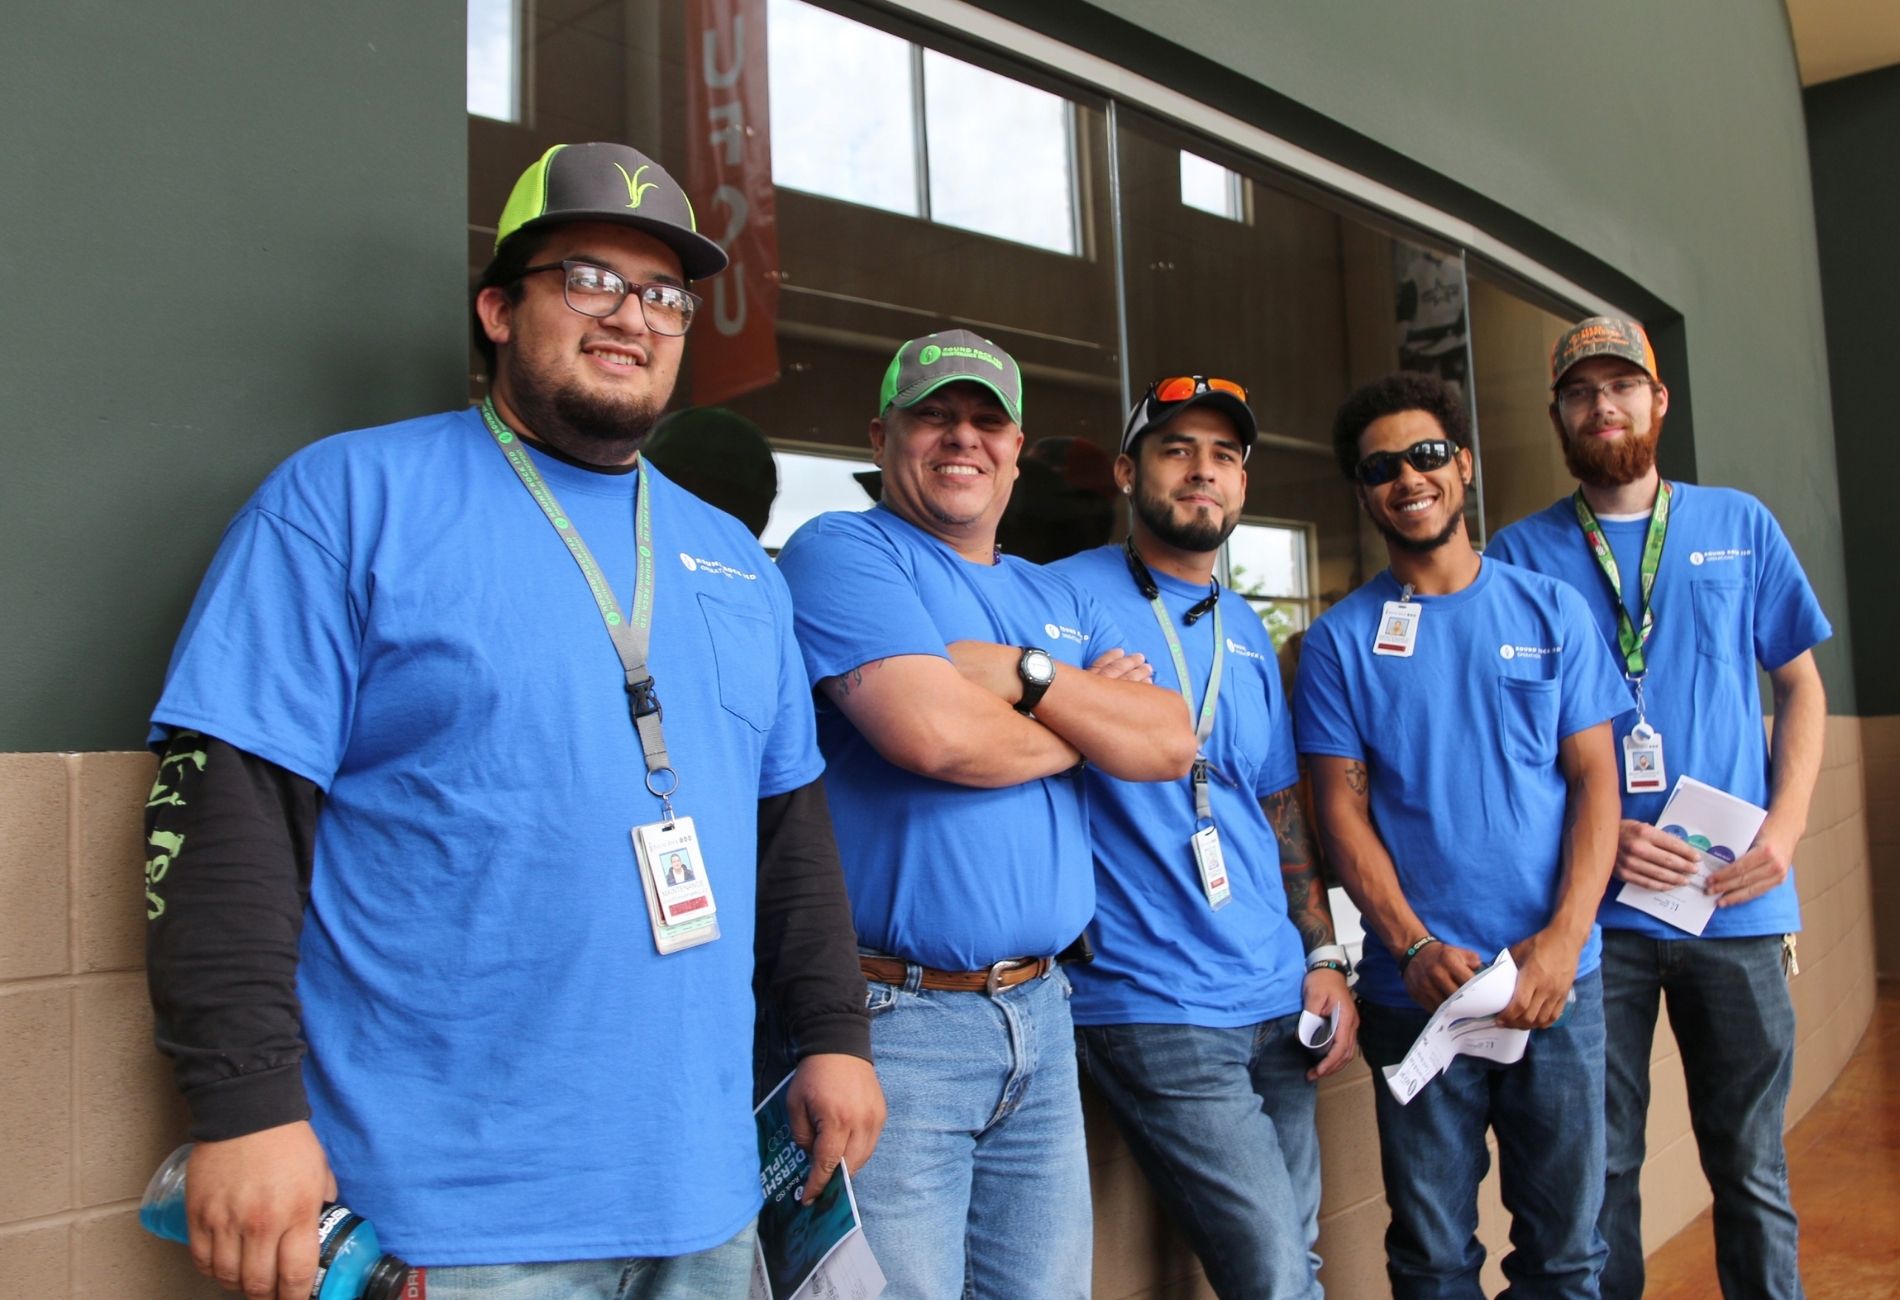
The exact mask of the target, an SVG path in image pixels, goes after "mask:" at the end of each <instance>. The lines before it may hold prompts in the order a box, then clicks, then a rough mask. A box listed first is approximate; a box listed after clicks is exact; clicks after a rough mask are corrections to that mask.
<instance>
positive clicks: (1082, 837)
mask: <svg viewBox="0 0 1900 1300" xmlns="http://www.w3.org/2000/svg"><path fill="white" fill-rule="evenodd" d="M1021 421H1022V374H1021V372H1020V371H1019V370H1018V368H1017V366H1016V362H1015V361H1014V360H1013V359H1012V358H1011V357H1010V356H1009V354H1008V353H1007V352H1005V351H1003V349H1001V348H999V347H997V346H996V345H995V344H994V343H992V342H990V341H988V340H986V339H983V338H979V337H978V336H977V335H975V334H972V333H970V332H968V331H966V330H949V331H945V332H943V333H939V334H932V335H930V336H928V337H926V338H921V339H913V340H911V341H910V342H908V343H906V344H904V346H903V347H901V348H899V349H898V350H897V354H896V355H895V356H894V357H893V358H892V359H891V363H890V366H889V368H888V369H887V370H886V372H885V375H884V383H883V387H882V389H881V391H880V393H879V397H878V414H877V416H876V418H875V419H873V420H872V421H871V426H870V440H871V449H872V452H873V453H874V455H875V458H876V460H877V464H878V466H879V467H880V469H881V470H882V471H883V475H882V478H883V482H882V489H881V490H882V498H881V500H880V502H879V504H878V505H876V506H874V507H873V508H871V509H869V510H866V511H863V512H860V513H851V512H838V513H833V514H826V515H821V516H819V517H818V518H817V519H815V520H813V521H811V522H810V523H808V524H806V525H805V526H804V527H803V528H801V529H800V530H799V531H798V532H797V533H795V534H794V535H793V536H792V538H791V540H790V541H789V542H787V543H786V546H785V549H784V550H783V551H782V552H781V553H780V555H779V567H780V570H781V571H782V572H783V573H784V574H785V578H786V581H787V582H788V583H789V584H790V585H791V588H792V591H793V593H794V596H795V598H796V602H797V628H798V640H799V646H800V648H801V649H802V650H803V652H804V656H805V667H806V672H807V674H808V676H809V677H810V680H811V683H812V685H813V686H814V687H815V688H816V689H817V691H818V694H819V697H820V703H819V711H818V715H819V722H818V726H819V744H820V746H821V748H822V749H823V750H824V754H825V762H826V770H827V773H828V775H829V778H830V794H831V799H832V809H833V813H834V816H835V818H836V821H837V826H838V847H839V851H840V853H841V855H842V856H843V859H844V868H845V881H846V885H847V887H848V889H849V890H850V894H851V904H852V911H853V914H854V917H855V919H856V922H857V932H858V943H859V945H860V951H861V952H862V953H863V954H864V955H863V957H862V958H861V964H862V967H863V970H864V973H865V975H866V977H867V978H868V979H869V980H870V981H871V1001H870V1007H871V1015H872V1019H871V1034H872V1041H873V1043H874V1044H875V1046H876V1049H877V1064H878V1077H879V1078H880V1080H881V1081H882V1082H883V1085H884V1090H885V1093H886V1094H887V1095H888V1096H889V1097H890V1099H891V1122H890V1126H889V1127H888V1128H887V1129H886V1131H885V1137H884V1142H883V1145H882V1146H881V1147H880V1149H879V1153H878V1158H877V1160H876V1161H875V1162H874V1163H873V1164H872V1165H871V1167H870V1168H868V1169H867V1170H865V1172H864V1175H863V1177H862V1178H860V1179H858V1180H857V1189H858V1204H859V1207H860V1209H861V1210H862V1212H863V1215H864V1225H865V1234H866V1237H867V1239H868V1240H869V1242H870V1244H871V1249H872V1250H873V1251H874V1252H875V1253H876V1255H877V1258H878V1262H879V1263H880V1264H881V1265H882V1266H883V1268H884V1271H885V1276H886V1277H887V1278H888V1279H889V1282H890V1290H889V1292H888V1293H887V1294H888V1296H889V1297H891V1298H892V1300H939V1298H941V1297H949V1296H969V1297H978V1298H981V1300H1020V1298H1021V1297H1025V1296H1034V1297H1036V1298H1037V1300H1076V1298H1078V1297H1082V1296H1086V1295H1087V1294H1088V1286H1089V1276H1090V1239H1091V1218H1090V1210H1089V1180H1088V1163H1087V1159H1086V1155H1085V1153H1084V1150H1083V1139H1082V1115H1081V1106H1080V1101H1079V1098H1078V1096H1077V1092H1076V1064H1075V1044H1074V1040H1073V1038H1072V1035H1071V1028H1070V1020H1069V1007H1068V981H1067V979H1066V978H1065V977H1064V975H1063V974H1062V972H1061V970H1060V969H1059V968H1058V967H1057V965H1056V960H1055V959H1056V957H1057V954H1060V953H1062V952H1063V951H1064V950H1065V949H1068V948H1069V947H1070V946H1071V945H1072V943H1074V941H1075V940H1076V939H1077V937H1078V936H1079V935H1080V934H1081V933H1082V929H1083V927H1084V926H1085V925H1086V924H1087V923H1088V919H1089V915H1090V913H1091V912H1092V911H1093V910H1094V904H1095V880H1094V870H1093V865H1092V860H1091V857H1090V853H1089V834H1088V825H1087V822H1086V819H1085V817H1084V810H1083V794H1082V782H1081V778H1080V776H1079V774H1078V766H1079V764H1080V763H1081V761H1082V760H1083V759H1085V758H1086V759H1087V760H1088V762H1089V763H1090V764H1091V765H1094V766H1097V767H1100V768H1101V769H1102V770H1104V771H1107V772H1111V773H1113V774H1115V775H1117V776H1121V777H1124V778H1126V779H1129V780H1165V779H1175V778H1179V777H1181V776H1183V775H1185V774H1186V772H1187V770H1188V764H1189V762H1190V761H1191V760H1192V759H1193V756H1194V734H1193V731H1192V730H1191V729H1190V728H1189V726H1188V719H1187V709H1186V706H1184V705H1183V704H1182V702H1181V698H1180V696H1179V695H1178V694H1176V693H1174V692H1172V691H1162V690H1158V689H1156V688H1155V687H1154V686H1152V685H1150V684H1148V678H1149V677H1150V676H1152V669H1151V668H1150V667H1149V665H1148V664H1147V662H1146V661H1145V660H1144V659H1142V657H1141V656H1140V655H1125V654H1123V653H1122V652H1121V650H1120V646H1121V643H1122V636H1121V632H1120V630H1119V629H1118V628H1117V627H1116V626H1115V624H1114V622H1113V620H1112V619H1110V618H1109V617H1108V615H1107V614H1106V613H1105V612H1104V611H1103V610H1102V608H1101V606H1100V605H1098V604H1097V603H1096V602H1095V601H1094V599H1092V598H1091V597H1090V596H1088V595H1086V594H1084V593H1083V592H1081V591H1079V590H1078V589H1077V588H1076V587H1074V586H1073V585H1071V584H1070V583H1069V582H1068V581H1067V580H1066V579H1063V578H1061V577H1058V576H1056V575H1055V574H1054V573H1052V572H1050V571H1049V570H1047V569H1044V568H1041V567H1040V566H1038V565H1034V564H1028V563H1025V562H1024V561H1022V560H1020V559H1017V558H1016V557H1014V556H1010V555H1002V554H1000V553H999V552H998V551H997V548H996V527H997V521H998V520H999V519H1000V518H1001V517H1002V515H1003V511H1004V508H1005V507H1006V506H1007V504H1008V502H1009V496H1010V489H1011V487H1012V486H1013V485H1014V483H1015V481H1016V469H1017V457H1018V455H1019V454H1020V452H1021V450H1022V443H1023V434H1022V428H1021Z"/></svg>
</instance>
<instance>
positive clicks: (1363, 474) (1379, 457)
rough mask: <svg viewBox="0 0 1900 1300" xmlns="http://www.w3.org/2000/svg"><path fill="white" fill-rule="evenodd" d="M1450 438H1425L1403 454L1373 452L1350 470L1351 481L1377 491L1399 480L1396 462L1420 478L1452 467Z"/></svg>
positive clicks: (1398, 452)
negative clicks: (1353, 479)
mask: <svg viewBox="0 0 1900 1300" xmlns="http://www.w3.org/2000/svg"><path fill="white" fill-rule="evenodd" d="M1457 450H1458V449H1457V448H1456V447H1454V446H1452V442H1451V439H1449V438H1426V439H1424V440H1423V441H1421V442H1415V443H1413V444H1412V445H1411V446H1409V447H1407V448H1406V449H1405V450H1404V451H1375V452H1373V453H1372V454H1371V455H1370V456H1368V457H1366V458H1365V459H1364V460H1362V461H1360V462H1359V464H1358V465H1356V466H1354V468H1353V477H1355V478H1357V479H1358V480H1359V481H1360V482H1361V483H1363V484H1365V485H1366V486H1367V487H1378V486H1379V485H1380V484H1382V483H1390V482H1391V481H1392V480H1393V479H1395V478H1397V477H1398V476H1399V462H1400V461H1403V462H1405V463H1406V464H1407V465H1410V466H1411V467H1412V468H1413V469H1415V470H1417V471H1418V472H1419V473H1421V474H1429V473H1431V472H1432V471H1433V470H1435V469H1443V468H1445V466H1447V465H1449V464H1450V463H1451V458H1452V456H1453V455H1454V454H1456V452H1457Z"/></svg>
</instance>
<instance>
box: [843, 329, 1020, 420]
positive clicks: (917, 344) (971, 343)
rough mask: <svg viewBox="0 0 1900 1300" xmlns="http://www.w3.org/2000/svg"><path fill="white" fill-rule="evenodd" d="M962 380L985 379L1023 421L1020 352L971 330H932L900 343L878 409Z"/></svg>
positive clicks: (920, 397)
mask: <svg viewBox="0 0 1900 1300" xmlns="http://www.w3.org/2000/svg"><path fill="white" fill-rule="evenodd" d="M959 381H968V382H970V383H976V384H981V385H983V387H985V388H987V389H989V390H990V391H991V392H992V393H995V394H996V400H997V401H999V402H1001V403H1002V404H1003V409H1004V410H1005V411H1007V412H1008V413H1009V418H1010V419H1011V420H1014V421H1015V422H1016V423H1017V424H1021V423H1022V422H1023V372H1022V371H1021V370H1020V369H1019V368H1018V367H1017V365H1016V361H1015V358H1013V357H1011V356H1010V355H1009V353H1007V352H1005V351H1003V349H1001V348H999V347H997V346H996V345H995V344H994V343H992V342H990V341H989V340H988V339H986V338H983V337H981V336H979V335H976V334H972V333H970V331H969V330H945V331H943V332H942V333H941V334H926V335H924V336H923V337H922V338H920V339H912V340H911V341H910V342H908V343H906V344H905V345H904V346H903V347H901V348H899V349H897V355H896V356H894V357H892V358H891V364H890V368H889V369H887V370H886V371H885V372H884V386H883V388H882V389H880V390H879V392H878V398H877V409H878V410H880V411H882V410H884V409H885V408H887V407H891V406H915V405H916V404H917V403H918V402H921V401H923V400H924V398H926V397H928V396H930V394H932V393H934V392H936V391H937V390H938V389H939V388H942V387H943V386H944V385H945V384H953V383H957V382H959Z"/></svg>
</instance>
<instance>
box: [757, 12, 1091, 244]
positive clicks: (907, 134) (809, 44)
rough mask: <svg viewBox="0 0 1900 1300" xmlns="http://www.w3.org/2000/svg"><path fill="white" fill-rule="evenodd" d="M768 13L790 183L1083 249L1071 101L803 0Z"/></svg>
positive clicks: (778, 166)
mask: <svg viewBox="0 0 1900 1300" xmlns="http://www.w3.org/2000/svg"><path fill="white" fill-rule="evenodd" d="M767 14H768V16H769V23H770V30H771V82H770V90H771V104H772V125H773V131H772V172H773V179H774V180H775V181H776V182H777V183H778V184H779V185H782V186H789V187H791V188H794V189H800V190H806V191H809V192H810V193H813V194H822V195H824V196H826V197H827V198H833V199H843V200H844V201H846V202H848V203H862V204H866V205H867V206H870V207H874V208H882V209H883V210H884V211H886V212H899V213H903V214H905V215H907V216H914V217H924V218H927V219H929V220H931V221H935V222H940V223H942V224H943V225H946V226H956V227H959V228H961V229H963V230H974V231H977V232H979V233H981V234H985V235H994V236H996V237H997V238H998V239H1007V240H1011V241H1013V242H1015V243H1019V244H1028V245H1031V246H1032V247H1035V248H1046V249H1048V250H1050V251H1051V252H1056V253H1070V254H1073V253H1075V252H1077V251H1078V248H1079V244H1080V238H1079V234H1078V229H1077V222H1076V185H1075V140H1074V122H1073V120H1072V115H1071V113H1070V111H1069V105H1068V103H1067V102H1066V101H1065V100H1064V99H1063V98H1062V97H1061V96H1059V95H1054V94H1051V93H1050V92H1048V91H1046V90H1040V89H1037V88H1036V87H1034V86H1030V85H1027V84H1025V83H1023V82H1021V81H1018V80H1015V79H1013V78H1011V77H1006V76H1003V75H1002V74H1000V73H996V72H992V71H990V70H989V69H987V68H983V67H979V66H977V65H976V64H974V63H968V62H965V61H964V60H962V59H958V58H953V57H951V56H950V55H948V54H945V53H943V52H942V51H939V50H926V49H924V48H923V47H921V46H919V45H916V44H913V43H912V42H910V41H907V40H904V39H903V38H902V37H898V36H893V35H891V34H889V33H888V32H882V31H879V30H877V29H876V28H873V27H869V26H866V25H865V24H863V23H857V22H853V21H852V20H851V19H849V18H845V17H842V16H840V15H838V14H834V13H831V12H830V11H828V10H824V9H819V8H817V7H815V6H813V5H809V4H806V3H804V0H770V5H769V7H768V9H767ZM920 178H921V182H922V183H921V184H920Z"/></svg>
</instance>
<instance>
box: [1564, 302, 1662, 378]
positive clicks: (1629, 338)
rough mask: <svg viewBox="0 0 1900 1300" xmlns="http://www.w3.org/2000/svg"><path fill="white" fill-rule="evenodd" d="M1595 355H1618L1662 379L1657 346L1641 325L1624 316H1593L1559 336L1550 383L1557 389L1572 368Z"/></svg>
mask: <svg viewBox="0 0 1900 1300" xmlns="http://www.w3.org/2000/svg"><path fill="white" fill-rule="evenodd" d="M1591 357H1616V358H1617V359H1618V360H1621V361H1628V362H1630V363H1632V364H1634V365H1638V366H1641V367H1642V368H1643V369H1644V370H1645V371H1647V372H1648V373H1649V377H1650V378H1651V379H1655V380H1658V381H1660V380H1661V379H1662V376H1661V375H1659V374H1657V373H1656V349H1655V348H1653V347H1651V346H1650V344H1649V335H1647V334H1645V333H1644V332H1643V327H1642V326H1641V325H1638V324H1637V323H1636V322H1635V321H1633V320H1624V319H1623V318H1622V317H1620V316H1591V317H1589V318H1588V319H1587V320H1580V321H1578V322H1577V323H1576V324H1575V325H1572V326H1571V327H1570V328H1569V329H1567V330H1565V331H1564V332H1563V333H1562V334H1561V335H1559V336H1558V339H1557V343H1556V346H1554V347H1552V348H1551V350H1550V386H1551V387H1552V388H1555V387H1556V386H1557V385H1558V383H1560V382H1561V381H1562V379H1563V377H1564V375H1565V374H1566V373H1567V372H1568V371H1569V370H1570V367H1572V366H1574V365H1576V364H1577V363H1578V362H1579V361H1588V360H1589V359H1590V358H1591Z"/></svg>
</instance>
